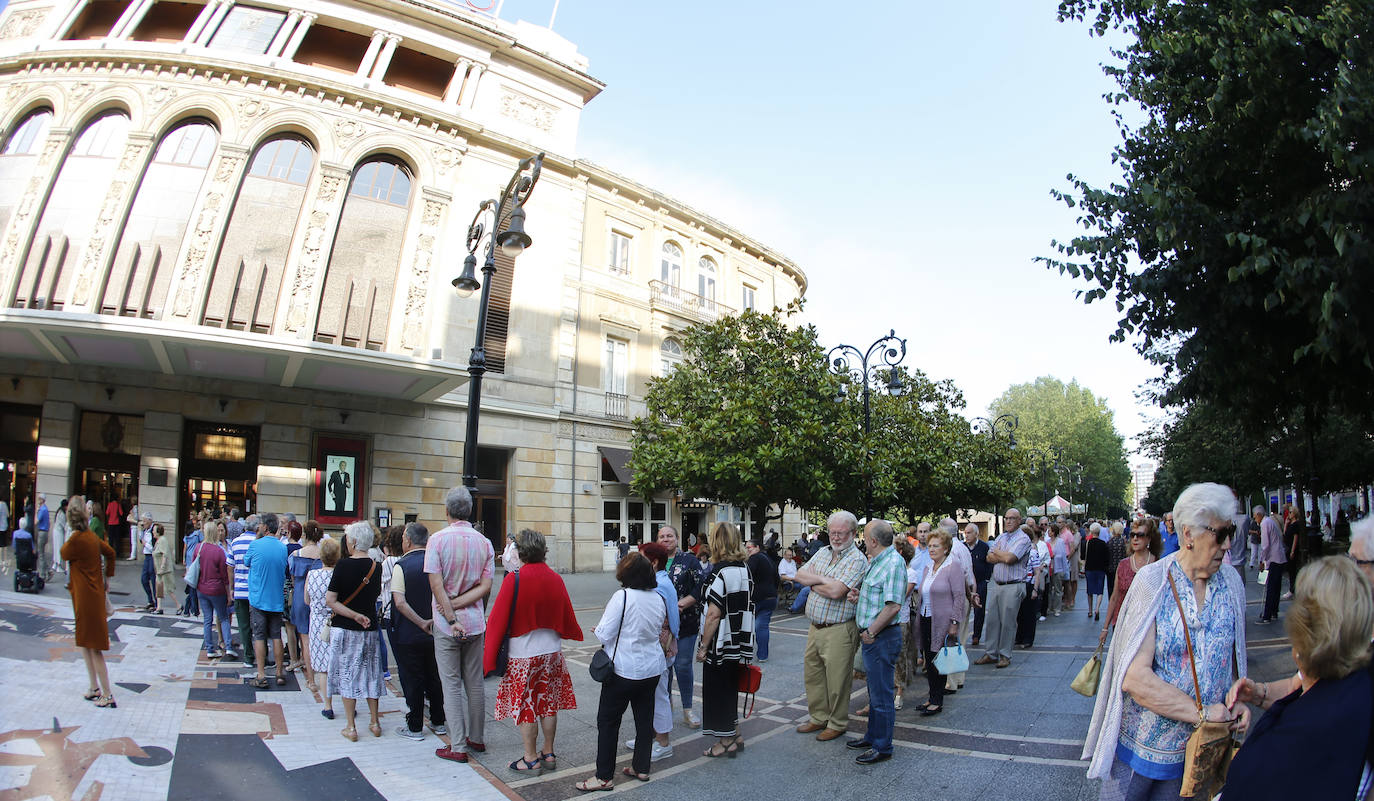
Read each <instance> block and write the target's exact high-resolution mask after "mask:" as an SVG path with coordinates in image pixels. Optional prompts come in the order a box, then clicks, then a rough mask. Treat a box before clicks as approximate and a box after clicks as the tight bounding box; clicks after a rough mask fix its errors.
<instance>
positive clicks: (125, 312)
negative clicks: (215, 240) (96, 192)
mask: <svg viewBox="0 0 1374 801" xmlns="http://www.w3.org/2000/svg"><path fill="white" fill-rule="evenodd" d="M218 145H219V131H217V130H215V128H214V126H213V125H211V124H210V123H208V122H205V121H203V120H195V121H192V122H187V123H184V124H182V125H180V126H178V127H176V128H173V129H172V130H171V131H170V132H168V133H167V134H166V135H165V136H163V137H162V141H160V142H158V145H157V150H155V151H154V152H153V161H152V163H151V164H149V165H148V170H147V172H145V173H144V175H143V180H142V181H140V182H139V185H138V194H137V195H135V196H134V204H133V208H131V209H130V210H129V219H128V221H127V222H126V223H125V224H124V230H123V231H122V232H121V233H120V236H119V248H118V250H116V251H115V258H114V263H113V264H112V265H111V266H110V279H109V280H108V281H106V282H105V285H104V286H103V287H101V290H100V293H99V294H100V305H99V307H98V310H99V312H100V313H101V314H116V315H119V316H122V317H148V318H156V317H159V316H160V315H161V312H162V310H163V309H164V308H166V306H167V288H168V286H169V285H170V283H171V277H172V268H173V267H174V266H176V258H177V253H178V252H179V251H180V250H181V240H182V238H183V237H185V236H186V227H187V225H188V224H189V223H190V221H191V210H192V209H194V208H195V205H196V199H197V198H198V197H199V196H200V189H201V186H202V185H203V184H204V183H205V173H206V172H208V171H209V168H210V159H211V158H213V157H214V155H215V149H216V147H217V146H218Z"/></svg>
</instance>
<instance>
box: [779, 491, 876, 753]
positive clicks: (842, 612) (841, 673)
mask: <svg viewBox="0 0 1374 801" xmlns="http://www.w3.org/2000/svg"><path fill="white" fill-rule="evenodd" d="M858 526H859V521H858V520H857V519H855V517H854V515H852V514H850V513H849V512H845V511H839V512H835V513H834V514H832V515H831V516H830V519H829V520H827V521H826V529H827V530H828V532H829V535H830V544H829V545H827V546H826V547H824V548H821V549H820V550H819V551H817V552H816V555H815V556H813V557H811V559H810V560H809V561H807V563H806V564H805V565H803V566H802V567H801V568H799V569H798V570H797V579H796V580H797V583H798V584H802V585H804V586H807V587H810V588H811V595H810V597H808V598H807V599H806V616H807V617H808V618H810V620H811V626H810V628H809V629H808V630H807V633H806V654H805V655H804V656H803V657H802V665H803V670H802V680H803V682H804V683H805V685H806V709H807V711H808V712H809V713H810V715H811V719H810V720H808V721H807V722H805V723H803V724H801V725H800V726H798V727H797V731H798V732H799V733H801V734H810V733H811V732H819V734H817V735H816V739H817V740H821V741H826V740H833V739H835V738H836V737H839V736H840V735H841V734H843V733H844V731H845V729H846V728H848V726H849V693H850V690H851V689H852V688H853V683H854V652H855V650H857V649H858V647H859V627H858V625H857V624H856V623H855V622H854V614H855V611H856V604H855V602H854V601H850V600H849V591H850V590H852V589H855V588H857V587H858V586H859V584H860V583H861V582H862V581H863V578H864V574H865V573H867V572H868V560H867V559H865V558H864V555H863V554H862V553H860V552H859V549H858V548H856V547H854V532H855V530H856V529H857V528H858Z"/></svg>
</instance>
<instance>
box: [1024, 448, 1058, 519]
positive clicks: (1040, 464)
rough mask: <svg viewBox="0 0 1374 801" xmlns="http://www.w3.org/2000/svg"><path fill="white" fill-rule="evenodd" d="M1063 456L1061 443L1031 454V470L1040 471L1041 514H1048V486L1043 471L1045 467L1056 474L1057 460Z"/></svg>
mask: <svg viewBox="0 0 1374 801" xmlns="http://www.w3.org/2000/svg"><path fill="white" fill-rule="evenodd" d="M1051 455H1053V457H1054V458H1053V461H1051V459H1050V457H1051ZM1063 457H1064V448H1063V446H1062V445H1051V446H1050V447H1049V449H1048V450H1047V451H1036V452H1035V453H1032V454H1031V457H1030V466H1031V471H1032V472H1034V471H1036V470H1039V471H1040V493H1041V495H1040V497H1041V498H1043V500H1042V501H1041V503H1042V504H1044V505H1043V506H1041V507H1040V514H1042V515H1045V514H1048V513H1049V508H1050V487H1049V483H1048V482H1047V481H1046V478H1045V471H1046V470H1047V469H1053V470H1054V471H1056V474H1057V473H1058V470H1059V460H1060V459H1062V458H1063Z"/></svg>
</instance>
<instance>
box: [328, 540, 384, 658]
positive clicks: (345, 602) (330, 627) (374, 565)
mask: <svg viewBox="0 0 1374 801" xmlns="http://www.w3.org/2000/svg"><path fill="white" fill-rule="evenodd" d="M368 561H369V562H371V563H372V566H371V567H369V568H368V569H367V575H366V576H363V581H362V583H361V584H359V585H358V586H357V588H356V589H354V590H353V592H350V593H349V594H348V597H347V598H345V599H343V600H342V601H340V602H339V603H341V604H343V605H344V606H348V602H349V601H351V600H353V599H354V598H357V597H358V593H360V592H362V591H363V587H366V586H367V583H368V582H369V581H371V580H372V571H374V570H376V569H377V560H376V559H369V560H368ZM333 633H334V615H330V616H329V617H327V618H325V624H324V632H323V633H321V634H320V639H322V640H324V641H325V642H329V636H330V635H331V634H333Z"/></svg>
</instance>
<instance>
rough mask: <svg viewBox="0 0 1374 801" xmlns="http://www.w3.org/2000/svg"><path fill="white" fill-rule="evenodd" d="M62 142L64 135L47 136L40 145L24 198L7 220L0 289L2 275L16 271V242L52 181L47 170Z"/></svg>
mask: <svg viewBox="0 0 1374 801" xmlns="http://www.w3.org/2000/svg"><path fill="white" fill-rule="evenodd" d="M65 139H66V136H65V135H49V137H48V141H47V143H46V144H44V145H43V152H42V153H40V154H39V156H38V163H37V164H35V165H34V168H33V173H32V177H31V178H29V185H28V186H27V187H26V188H25V189H24V196H23V197H21V198H20V199H19V203H18V204H16V205H15V209H14V216H12V217H10V224H9V233H8V234H6V235H5V250H4V254H3V255H0V286H4V285H5V280H4V275H5V271H7V270H10V269H14V270H18V269H19V265H18V264H15V259H17V258H18V254H19V242H20V240H21V239H22V238H23V237H25V236H26V235H27V233H28V229H29V221H30V219H31V218H32V217H33V213H34V210H35V209H36V208H37V206H38V197H39V195H40V194H41V193H42V191H43V187H45V186H47V184H48V181H49V180H50V179H51V178H52V170H51V168H52V165H53V162H54V161H56V160H57V154H58V153H60V152H62V145H63V144H64V141H65Z"/></svg>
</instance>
